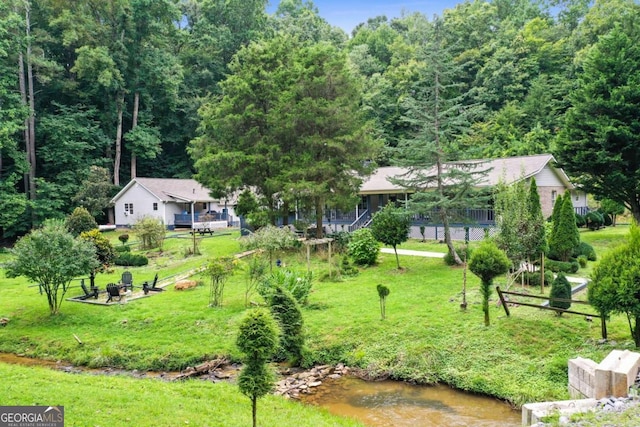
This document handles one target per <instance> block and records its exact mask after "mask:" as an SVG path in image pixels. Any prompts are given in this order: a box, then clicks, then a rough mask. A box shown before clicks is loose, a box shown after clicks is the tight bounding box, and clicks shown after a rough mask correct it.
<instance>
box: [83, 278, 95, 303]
mask: <svg viewBox="0 0 640 427" xmlns="http://www.w3.org/2000/svg"><path fill="white" fill-rule="evenodd" d="M80 287H81V288H82V291H83V292H84V295H81V296H80V297H79V298H80V299H83V300H85V299H89V298H93V299H98V288H96V287H91V292H89V290H88V289H87V285H85V284H84V280H82V281H81V282H80Z"/></svg>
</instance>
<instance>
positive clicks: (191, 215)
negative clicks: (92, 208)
mask: <svg viewBox="0 0 640 427" xmlns="http://www.w3.org/2000/svg"><path fill="white" fill-rule="evenodd" d="M111 202H112V203H113V205H114V210H115V225H116V226H117V227H130V226H132V225H133V224H135V223H136V221H137V220H138V219H140V218H142V217H144V216H149V217H154V218H158V219H160V220H162V221H163V222H164V224H165V225H166V226H167V228H169V229H174V228H176V227H191V225H192V224H193V223H194V222H198V221H199V220H200V217H201V216H202V215H204V214H208V215H210V216H212V217H213V219H215V220H224V221H227V224H228V225H229V226H237V225H239V220H238V218H237V217H236V216H235V212H234V210H233V207H234V204H235V200H226V199H216V198H214V197H211V195H210V194H209V190H208V189H206V188H204V187H203V186H202V184H200V183H199V182H198V181H196V180H195V179H178V178H134V179H132V180H131V181H130V182H129V183H128V184H127V185H126V186H125V187H124V188H123V189H122V190H120V192H118V194H116V195H115V196H114V197H113V198H112V199H111Z"/></svg>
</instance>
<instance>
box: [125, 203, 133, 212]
mask: <svg viewBox="0 0 640 427" xmlns="http://www.w3.org/2000/svg"><path fill="white" fill-rule="evenodd" d="M124 214H125V215H133V203H125V204H124Z"/></svg>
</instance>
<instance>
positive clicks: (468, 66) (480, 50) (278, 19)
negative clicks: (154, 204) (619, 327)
mask: <svg viewBox="0 0 640 427" xmlns="http://www.w3.org/2000/svg"><path fill="white" fill-rule="evenodd" d="M266 5H267V1H266V0H105V1H100V2H95V1H89V0H75V1H60V0H5V1H3V2H1V3H0V232H1V233H2V235H3V236H5V237H10V236H13V235H18V234H23V233H25V232H26V231H27V230H28V229H30V228H31V227H32V226H33V225H38V224H41V223H42V222H43V221H44V219H46V218H53V217H58V218H62V217H63V216H64V215H66V214H68V213H70V212H71V211H73V209H74V208H75V207H77V206H84V207H86V208H87V209H88V210H89V211H90V212H92V213H93V214H95V215H97V216H98V217H99V218H98V220H99V221H106V220H108V218H107V217H106V216H104V213H105V211H104V210H101V209H100V207H101V205H102V207H104V206H106V204H107V201H108V199H109V197H110V196H111V195H113V194H114V192H115V191H117V189H118V188H119V187H121V186H122V185H124V184H126V183H127V182H128V180H129V179H130V178H131V177H133V176H136V175H137V176H152V177H191V176H193V175H194V174H196V173H197V174H198V176H200V177H202V178H203V181H204V182H206V183H207V184H209V185H210V186H211V187H212V188H215V189H216V190H218V191H230V190H232V189H235V188H238V187H241V186H243V185H249V184H254V185H255V182H249V181H248V180H247V181H246V182H244V181H242V182H240V181H238V180H237V179H235V180H234V179H232V178H233V177H231V178H229V177H230V176H231V174H229V173H226V172H225V170H222V173H221V174H217V173H215V171H212V170H211V169H210V167H214V166H215V167H218V168H220V165H221V163H220V162H221V161H222V162H223V163H222V164H223V165H224V159H226V157H225V156H222V155H219V154H220V151H219V150H218V148H220V147H219V146H215V145H212V144H215V143H216V141H215V138H213V134H212V133H211V132H218V131H220V132H221V133H220V134H218V133H216V134H215V136H220V135H224V136H225V138H226V139H225V141H223V142H224V143H225V144H230V143H233V144H243V143H246V144H249V145H250V146H251V144H255V141H256V140H259V141H260V147H259V150H256V151H255V152H254V154H259V155H260V156H261V157H262V160H260V159H252V158H247V157H244V158H242V159H241V158H240V157H238V156H235V157H232V160H234V161H236V160H238V159H240V160H242V161H243V162H245V163H240V162H239V160H238V163H233V162H227V163H226V166H228V167H229V170H233V168H232V166H236V168H240V167H242V168H245V169H246V168H249V169H248V170H247V174H251V173H252V172H254V171H260V172H261V173H262V175H252V179H254V180H259V181H257V182H259V183H260V184H262V185H263V187H264V188H263V190H264V194H262V196H266V203H267V204H268V203H272V204H273V208H275V207H276V205H277V206H278V207H281V204H278V203H280V202H282V203H284V204H285V205H286V203H288V202H294V201H295V202H296V203H303V204H305V205H308V206H310V207H315V208H316V212H317V213H318V214H319V215H321V209H318V208H321V207H322V206H323V205H325V204H329V205H331V203H333V204H335V205H339V204H341V203H343V204H346V203H347V202H350V201H351V200H352V199H351V198H350V197H349V193H350V192H351V191H352V189H353V188H354V187H357V183H358V182H357V180H351V179H350V178H349V179H347V176H348V175H340V174H335V175H334V176H331V175H330V173H329V172H328V171H332V170H336V167H342V168H344V170H346V169H348V168H353V167H354V165H355V164H358V163H362V162H360V160H362V159H364V158H365V157H367V160H374V161H376V162H377V164H380V165H387V164H393V163H394V162H396V160H397V159H398V158H402V157H403V156H404V158H405V162H406V154H407V153H406V152H399V151H398V150H402V148H403V147H407V146H411V143H410V141H412V140H415V139H416V138H417V136H416V123H415V119H416V118H418V117H419V114H416V112H415V111H414V110H415V107H416V105H420V104H419V102H421V100H420V99H419V98H420V96H421V94H423V93H428V92H429V90H428V89H429V88H432V87H434V86H433V82H432V81H429V80H428V79H429V78H430V77H426V76H428V75H433V73H432V72H430V71H431V70H432V69H433V67H434V66H435V65H438V66H441V65H439V64H434V62H433V61H432V60H431V59H429V58H432V57H433V54H434V52H435V51H434V50H433V49H430V48H429V46H432V45H433V44H434V37H435V36H434V34H436V33H437V37H438V40H437V44H438V49H439V50H440V52H446V58H444V57H443V58H441V59H443V60H444V59H446V61H447V62H446V63H444V62H443V63H442V65H443V66H445V68H444V69H441V70H439V71H438V74H439V75H441V76H443V77H444V76H447V78H451V79H453V80H449V81H448V84H447V87H446V90H445V92H442V93H440V95H441V96H446V98H443V99H442V100H441V101H442V102H441V105H442V106H443V107H444V108H448V109H449V110H450V111H448V113H451V112H456V111H457V112H458V113H459V114H458V115H457V116H464V120H450V121H449V122H448V123H440V126H445V127H443V128H442V129H443V130H444V129H445V128H447V132H448V134H447V137H446V138H445V139H444V142H443V144H441V145H440V146H439V148H438V150H439V154H438V156H439V157H438V159H439V160H438V163H439V162H440V161H445V160H446V161H449V160H464V159H472V158H485V157H499V156H507V155H527V154H538V153H542V152H552V153H554V154H557V157H558V159H559V160H560V161H561V163H562V165H563V166H566V167H567V169H568V170H569V171H570V172H571V173H572V174H574V176H576V177H578V176H579V177H580V179H581V182H580V183H581V184H584V185H588V186H589V189H590V190H591V191H592V192H594V193H595V194H596V195H597V194H602V195H609V196H614V197H615V200H616V201H618V202H620V203H625V204H626V205H627V207H628V208H630V209H632V211H633V212H634V214H637V216H640V208H638V206H637V200H638V197H637V194H638V188H639V187H640V185H638V182H637V179H636V178H633V179H630V178H629V177H635V176H637V174H636V173H634V172H636V171H637V170H638V168H639V166H638V165H639V164H640V163H638V161H637V157H636V156H638V154H637V153H636V151H637V150H629V149H628V147H633V148H635V147H636V146H637V144H635V142H636V141H635V139H637V135H638V134H639V132H637V130H638V129H637V126H638V125H637V119H635V121H634V119H633V118H634V117H636V116H637V114H636V110H637V108H635V107H636V106H637V105H638V102H640V96H639V95H638V89H637V87H638V85H637V81H638V75H639V74H640V71H638V67H635V66H634V64H637V61H638V60H639V58H638V55H639V53H638V48H637V46H638V42H639V41H640V40H638V37H639V36H638V34H639V32H638V30H637V28H638V24H637V22H640V20H639V19H637V18H639V17H640V7H639V6H638V5H637V4H636V3H635V2H634V1H633V0H607V1H601V0H598V1H595V2H591V1H588V0H493V1H491V2H487V1H482V0H474V1H465V2H461V3H460V4H458V5H457V6H456V7H455V8H453V9H449V10H446V11H445V12H444V13H443V16H442V17H439V18H438V19H432V18H429V17H425V16H423V15H421V14H418V13H414V14H407V15H405V16H403V17H400V18H396V19H392V20H389V19H387V18H386V17H383V16H379V17H372V18H371V19H369V20H367V22H363V23H362V24H361V25H359V26H358V27H357V28H356V29H354V30H353V32H352V34H349V35H348V34H346V33H345V32H344V31H342V30H341V29H339V28H335V27H332V26H331V25H329V24H328V23H327V22H326V21H325V20H324V19H322V18H321V17H320V16H319V13H318V10H317V9H316V8H315V6H314V5H313V3H312V2H311V1H304V2H303V1H302V0H283V1H281V2H280V5H279V7H278V9H277V11H276V12H275V13H274V14H267V13H266V11H265V10H266V9H265V8H266ZM623 18H624V19H623ZM436 23H438V25H439V27H438V30H437V31H435V32H434V28H435V24H436ZM283 70H286V71H287V72H286V73H285V72H283ZM265 73H266V74H265ZM599 82H600V83H599ZM634 82H635V83H634ZM452 83H455V84H452ZM618 86H619V87H621V89H620V90H617V88H618ZM258 95H259V96H258ZM252 96H253V98H252ZM234 97H237V99H242V101H243V102H245V103H246V105H243V106H242V108H240V109H238V108H237V107H238V104H235V103H234V102H235V100H234ZM592 100H596V101H597V102H592ZM416 102H418V104H417V103H416ZM423 105H430V104H428V103H426V104H423ZM472 107H473V108H472ZM454 110H455V111H454ZM469 111H473V112H474V114H466V112H469ZM222 114H224V115H226V120H222V119H223V118H224V117H223V116H222ZM332 114H333V115H332ZM432 116H433V115H432ZM454 116H456V115H455V114H454ZM596 116H598V117H599V118H598V119H597V120H596V119H595V117H596ZM434 130H435V131H436V132H438V131H439V129H438V128H432V129H430V132H431V133H433V132H434ZM233 131H235V133H234V132H233ZM240 132H242V133H240ZM427 133H429V132H426V131H424V132H423V133H422V134H423V135H424V134H427ZM256 134H257V135H259V137H257V139H256V138H254V137H255V135H256ZM191 141H194V143H193V144H191V143H190V142H191ZM603 144H604V145H605V146H606V145H607V144H610V146H611V150H610V152H611V153H616V154H617V155H616V156H613V157H615V160H616V163H615V165H614V166H615V167H616V168H618V170H620V171H621V172H620V174H616V173H613V174H608V175H607V177H606V178H607V179H601V176H602V171H603V170H605V171H607V172H609V169H610V168H609V164H607V163H606V162H603V159H606V158H607V157H606V156H599V155H598V152H599V151H598V150H599V148H598V147H602V146H603ZM188 147H190V148H189V149H188ZM377 147H383V148H384V149H378V148H377ZM584 147H586V149H585V148H584ZM223 148H225V147H224V146H223ZM225 150H226V148H225ZM227 151H228V150H227ZM351 152H353V153H354V157H349V154H350V153H351ZM308 153H315V154H314V155H315V158H314V157H313V155H311V154H309V156H307V154H308ZM223 154H224V153H223ZM236 154H237V153H236ZM216 156H217V157H216ZM202 159H204V160H202ZM207 159H208V160H207ZM221 159H222V160H221ZM292 159H295V160H296V161H297V162H301V163H300V165H301V167H298V168H293V167H290V165H291V164H292ZM345 159H351V160H352V162H351V163H348V162H344V160H345ZM354 159H355V160H357V161H356V162H353V160H354ZM214 160H215V161H214ZM199 161H201V163H202V164H201V165H199V166H198V167H197V168H196V164H197V163H198V162H199ZM343 163H344V164H343ZM283 165H284V166H283ZM310 165H311V166H310ZM223 169H224V168H223ZM237 170H238V169H236V171H237ZM274 170H278V171H279V174H273V173H271V172H269V171H274ZM363 172H364V170H363ZM219 176H222V177H223V178H224V179H225V180H219V179H218V177H219ZM234 176H236V175H234ZM327 176H329V177H330V178H334V179H332V180H327V179H326V178H327ZM106 177H108V178H106ZM329 181H331V182H329ZM347 181H348V182H347ZM284 182H295V183H296V185H292V186H289V187H288V188H286V190H287V191H288V193H286V194H288V196H286V197H285V196H283V195H284V194H285V191H284V189H283V185H284V184H283V183H284ZM345 182H347V185H345V184H343V183H345ZM87 188H92V189H96V190H95V191H94V190H92V191H87V190H86V189H87ZM98 189H99V190H98ZM612 190H615V191H612ZM332 194H334V195H340V197H339V198H338V199H339V200H329V199H330V197H329V195H332ZM274 195H279V196H281V199H282V200H279V201H278V202H275V201H274V200H273V196H274ZM263 202H265V201H264V200H263ZM100 216H102V217H100Z"/></svg>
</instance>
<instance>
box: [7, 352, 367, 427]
mask: <svg viewBox="0 0 640 427" xmlns="http://www.w3.org/2000/svg"><path fill="white" fill-rule="evenodd" d="M0 376H1V377H2V378H3V379H4V381H3V386H2V389H1V390H0V401H1V402H2V404H3V405H43V406H58V405H62V406H64V411H65V425H67V426H105V427H130V426H136V427H176V426H197V427H214V426H215V427H235V426H238V427H240V426H243V427H246V426H250V425H251V403H250V400H249V399H248V398H247V397H246V396H244V395H242V394H241V393H240V392H239V391H238V387H237V386H235V385H233V384H229V383H217V384H213V383H211V382H208V381H199V380H194V381H186V382H164V381H161V380H157V379H135V378H131V377H126V376H104V375H88V374H76V375H74V374H67V373H64V372H58V371H52V370H50V369H46V368H41V367H29V368H27V367H23V366H15V365H7V364H3V363H0ZM301 420H304V422H302V423H301ZM258 425H261V426H278V427H298V426H300V425H309V426H336V427H338V426H344V427H355V426H360V425H361V424H360V423H357V422H355V421H352V420H349V419H346V418H341V417H336V416H333V415H330V414H329V413H328V412H327V411H324V410H322V409H319V408H315V407H310V406H305V405H303V404H301V403H297V402H292V401H288V400H286V399H283V398H279V397H275V396H266V397H264V398H262V399H260V400H259V401H258Z"/></svg>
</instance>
